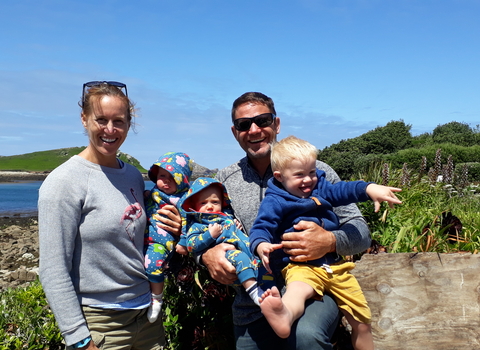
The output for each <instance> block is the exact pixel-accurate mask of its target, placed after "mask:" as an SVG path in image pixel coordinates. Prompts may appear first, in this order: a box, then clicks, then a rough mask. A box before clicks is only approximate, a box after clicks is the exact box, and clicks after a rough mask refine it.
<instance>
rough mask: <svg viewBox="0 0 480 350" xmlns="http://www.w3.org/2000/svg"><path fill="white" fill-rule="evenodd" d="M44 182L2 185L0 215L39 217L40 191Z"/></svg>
mask: <svg viewBox="0 0 480 350" xmlns="http://www.w3.org/2000/svg"><path fill="white" fill-rule="evenodd" d="M41 185H42V181H20V182H5V183H0V215H1V216H9V215H21V216H31V215H37V202H38V189H39V188H40V186H41Z"/></svg>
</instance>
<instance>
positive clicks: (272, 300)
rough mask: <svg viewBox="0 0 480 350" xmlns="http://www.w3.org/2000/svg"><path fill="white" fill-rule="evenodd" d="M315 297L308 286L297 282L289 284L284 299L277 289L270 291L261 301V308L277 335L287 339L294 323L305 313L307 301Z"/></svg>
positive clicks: (264, 294) (273, 288)
mask: <svg viewBox="0 0 480 350" xmlns="http://www.w3.org/2000/svg"><path fill="white" fill-rule="evenodd" d="M314 295H315V291H314V290H313V288H312V287H310V286H309V285H308V284H306V283H303V282H299V281H295V282H292V283H289V284H288V286H287V291H286V292H285V295H284V296H283V298H282V296H281V295H280V292H279V291H278V289H277V287H272V289H268V290H267V291H266V292H265V293H263V295H262V297H261V299H260V308H261V309H262V313H263V315H264V316H265V318H266V319H267V321H268V323H269V324H270V326H272V329H273V330H274V331H275V333H277V335H278V336H279V337H280V338H287V337H288V336H289V335H290V330H291V328H292V324H293V322H295V320H297V319H298V318H299V317H300V316H302V314H303V312H304V311H305V301H306V300H307V299H310V298H312V297H313V296H314Z"/></svg>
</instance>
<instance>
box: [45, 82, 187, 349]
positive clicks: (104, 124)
mask: <svg viewBox="0 0 480 350" xmlns="http://www.w3.org/2000/svg"><path fill="white" fill-rule="evenodd" d="M122 90H125V93H124V92H123V91H122ZM80 107H81V108H82V111H81V121H82V123H83V126H84V128H85V131H86V134H87V135H88V138H89V145H88V146H87V148H86V149H85V150H83V151H82V152H81V153H80V154H78V156H73V157H72V158H70V159H69V160H68V161H66V162H65V163H64V164H62V165H60V166H59V167H58V168H56V169H55V170H54V171H52V173H51V174H50V175H49V176H48V177H47V179H46V180H45V181H44V183H43V184H42V187H41V188H40V195H39V201H38V214H39V234H40V280H41V283H42V285H43V288H44V290H45V294H46V296H47V299H48V302H49V304H50V307H51V309H52V311H53V313H54V315H55V318H56V320H57V322H58V325H59V328H60V331H61V332H62V335H63V337H64V339H65V343H66V345H67V348H75V349H79V348H82V349H97V348H103V349H160V348H161V347H162V346H163V345H164V342H165V335H164V330H163V325H162V321H161V318H159V320H157V321H156V322H155V323H150V322H148V320H147V308H148V306H149V305H150V298H151V292H150V288H149V283H148V280H147V277H146V275H145V268H144V263H143V237H144V230H145V225H146V218H145V210H144V204H143V191H144V181H143V178H142V176H141V174H140V173H139V171H138V170H137V169H136V168H134V167H133V166H131V165H129V164H126V163H123V162H122V161H121V160H119V159H117V157H116V154H117V151H118V150H119V148H120V146H121V145H122V143H123V142H124V141H125V139H126V137H127V134H128V130H129V129H130V126H131V125H132V117H133V114H134V108H133V104H132V103H131V102H130V100H129V99H128V96H127V88H126V85H125V84H122V83H118V82H98V81H97V82H90V83H86V84H84V85H83V96H82V101H81V103H80ZM159 212H160V213H161V214H164V215H167V217H168V218H166V219H165V220H163V226H162V228H164V229H166V230H168V231H170V232H172V233H175V234H179V233H180V229H181V223H180V217H179V215H178V211H177V210H176V208H175V207H173V206H170V207H167V208H165V209H163V210H161V211H159Z"/></svg>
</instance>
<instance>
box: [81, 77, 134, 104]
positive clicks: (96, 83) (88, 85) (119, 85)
mask: <svg viewBox="0 0 480 350" xmlns="http://www.w3.org/2000/svg"><path fill="white" fill-rule="evenodd" d="M102 84H107V85H112V86H116V87H117V88H119V89H125V96H126V97H128V94H127V85H125V84H124V83H119V82H118V81H89V82H88V83H85V84H83V93H82V106H83V104H84V103H85V90H86V88H91V87H93V86H100V85H102Z"/></svg>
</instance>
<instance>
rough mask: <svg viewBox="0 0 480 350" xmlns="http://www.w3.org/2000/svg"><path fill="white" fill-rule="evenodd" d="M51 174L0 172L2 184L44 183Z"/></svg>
mask: <svg viewBox="0 0 480 350" xmlns="http://www.w3.org/2000/svg"><path fill="white" fill-rule="evenodd" d="M48 174H49V172H47V171H45V172H29V171H0V182H17V181H43V180H45V178H46V177H47V175H48Z"/></svg>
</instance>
